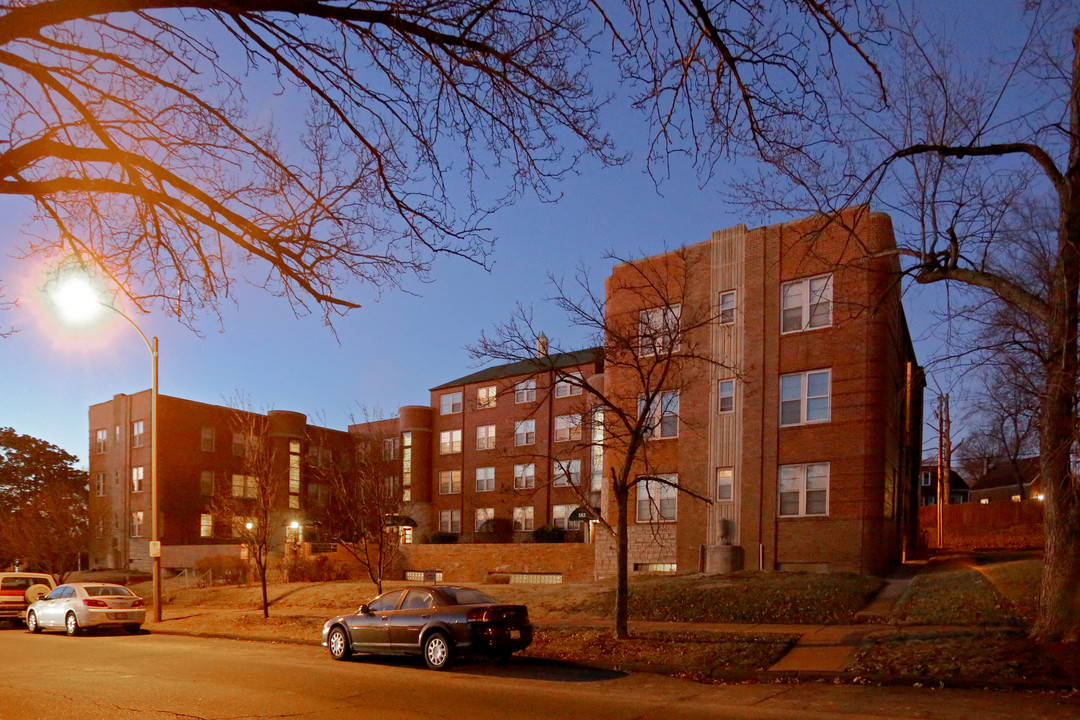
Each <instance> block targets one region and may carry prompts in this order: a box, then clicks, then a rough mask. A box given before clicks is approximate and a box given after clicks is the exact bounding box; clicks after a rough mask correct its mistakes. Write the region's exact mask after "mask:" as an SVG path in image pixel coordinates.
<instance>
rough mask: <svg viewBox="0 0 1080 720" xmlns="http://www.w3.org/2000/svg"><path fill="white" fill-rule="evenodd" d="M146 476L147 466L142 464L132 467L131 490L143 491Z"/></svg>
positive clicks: (135, 491) (134, 491)
mask: <svg viewBox="0 0 1080 720" xmlns="http://www.w3.org/2000/svg"><path fill="white" fill-rule="evenodd" d="M144 477H145V468H144V467H143V466H142V465H139V466H138V467H133V468H131V492H133V493H137V492H142V490H143V479H144Z"/></svg>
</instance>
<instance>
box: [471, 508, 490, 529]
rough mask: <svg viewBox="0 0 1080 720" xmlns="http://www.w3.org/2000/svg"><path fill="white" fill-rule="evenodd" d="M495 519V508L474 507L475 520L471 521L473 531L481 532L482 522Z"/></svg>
mask: <svg viewBox="0 0 1080 720" xmlns="http://www.w3.org/2000/svg"><path fill="white" fill-rule="evenodd" d="M494 519H495V508H476V512H475V520H474V522H473V532H481V531H483V530H484V529H485V528H484V523H486V522H488V521H490V520H494Z"/></svg>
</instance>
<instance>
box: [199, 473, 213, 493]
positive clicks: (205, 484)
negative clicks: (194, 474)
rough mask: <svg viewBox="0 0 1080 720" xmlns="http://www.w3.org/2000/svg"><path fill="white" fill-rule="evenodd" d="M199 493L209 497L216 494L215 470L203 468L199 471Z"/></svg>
mask: <svg viewBox="0 0 1080 720" xmlns="http://www.w3.org/2000/svg"><path fill="white" fill-rule="evenodd" d="M199 494H200V495H205V496H207V497H209V496H212V495H213V494H214V471H213V470H203V471H202V472H200V473H199Z"/></svg>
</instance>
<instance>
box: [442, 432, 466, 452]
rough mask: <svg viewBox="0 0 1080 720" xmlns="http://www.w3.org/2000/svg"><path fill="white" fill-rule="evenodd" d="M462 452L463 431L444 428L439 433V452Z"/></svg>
mask: <svg viewBox="0 0 1080 720" xmlns="http://www.w3.org/2000/svg"><path fill="white" fill-rule="evenodd" d="M459 452H461V431H460V430H443V431H442V432H441V433H439V453H440V454H442V455H448V454H450V453H459Z"/></svg>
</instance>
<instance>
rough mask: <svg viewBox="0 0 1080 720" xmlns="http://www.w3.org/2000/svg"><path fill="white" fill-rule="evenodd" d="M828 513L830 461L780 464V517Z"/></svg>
mask: <svg viewBox="0 0 1080 720" xmlns="http://www.w3.org/2000/svg"><path fill="white" fill-rule="evenodd" d="M828 514H829V463H808V464H805V465H781V466H780V516H781V517H799V516H803V515H828Z"/></svg>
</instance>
